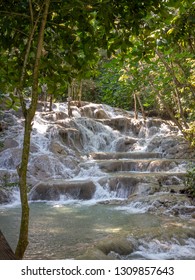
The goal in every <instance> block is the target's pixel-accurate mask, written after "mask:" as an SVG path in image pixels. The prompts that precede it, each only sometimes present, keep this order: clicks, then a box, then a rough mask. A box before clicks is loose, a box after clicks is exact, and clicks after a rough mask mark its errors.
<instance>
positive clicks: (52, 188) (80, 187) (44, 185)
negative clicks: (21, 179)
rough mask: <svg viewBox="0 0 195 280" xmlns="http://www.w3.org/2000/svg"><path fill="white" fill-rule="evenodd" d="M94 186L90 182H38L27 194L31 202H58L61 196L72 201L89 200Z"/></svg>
mask: <svg viewBox="0 0 195 280" xmlns="http://www.w3.org/2000/svg"><path fill="white" fill-rule="evenodd" d="M95 189H96V187H95V185H94V183H93V182H92V181H90V180H80V181H79V180H77V181H76V180H75V181H65V180H64V181H63V180H53V181H48V182H40V183H38V184H37V185H36V186H34V187H33V188H32V190H31V192H30V194H29V198H30V199H31V200H59V199H60V197H61V196H62V195H64V196H65V197H67V198H72V199H83V200H88V199H91V198H92V197H93V195H94V193H95Z"/></svg>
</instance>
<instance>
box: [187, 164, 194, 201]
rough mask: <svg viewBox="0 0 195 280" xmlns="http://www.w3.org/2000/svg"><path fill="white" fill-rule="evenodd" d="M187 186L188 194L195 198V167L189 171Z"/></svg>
mask: <svg viewBox="0 0 195 280" xmlns="http://www.w3.org/2000/svg"><path fill="white" fill-rule="evenodd" d="M185 183H186V186H187V193H188V194H189V195H190V196H192V197H195V166H192V167H191V168H190V169H189V170H188V171H187V175H186V181H185Z"/></svg>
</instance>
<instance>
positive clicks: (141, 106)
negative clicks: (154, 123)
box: [135, 93, 146, 120]
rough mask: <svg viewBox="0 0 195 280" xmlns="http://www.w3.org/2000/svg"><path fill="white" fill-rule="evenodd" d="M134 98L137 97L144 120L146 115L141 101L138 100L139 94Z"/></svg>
mask: <svg viewBox="0 0 195 280" xmlns="http://www.w3.org/2000/svg"><path fill="white" fill-rule="evenodd" d="M135 96H136V97H137V100H138V103H139V106H140V108H141V111H142V116H143V119H144V120H146V114H145V111H144V107H143V105H142V102H141V99H140V97H139V94H137V93H136V94H135Z"/></svg>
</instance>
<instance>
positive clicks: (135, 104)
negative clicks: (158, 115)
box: [133, 93, 138, 120]
mask: <svg viewBox="0 0 195 280" xmlns="http://www.w3.org/2000/svg"><path fill="white" fill-rule="evenodd" d="M133 98H134V118H135V119H136V120H137V119H138V113H137V98H136V94H135V93H134V94H133Z"/></svg>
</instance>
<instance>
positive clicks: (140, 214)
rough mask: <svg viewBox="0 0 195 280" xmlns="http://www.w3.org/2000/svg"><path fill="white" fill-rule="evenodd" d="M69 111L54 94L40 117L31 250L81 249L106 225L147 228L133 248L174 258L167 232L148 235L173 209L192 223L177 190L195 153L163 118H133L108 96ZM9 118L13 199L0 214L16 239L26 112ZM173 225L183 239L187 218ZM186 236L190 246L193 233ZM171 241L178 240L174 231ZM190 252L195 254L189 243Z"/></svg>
mask: <svg viewBox="0 0 195 280" xmlns="http://www.w3.org/2000/svg"><path fill="white" fill-rule="evenodd" d="M72 114H73V117H72V118H71V119H70V118H68V110H67V104H54V111H53V112H37V113H36V116H35V119H34V125H33V131H32V138H31V139H32V141H31V152H30V160H29V166H28V177H27V181H28V185H29V186H30V189H31V190H30V193H29V200H30V208H31V225H30V244H31V245H30V248H29V250H27V253H26V258H34V259H39V258H48V259H55V258H70V257H76V256H78V255H80V254H82V253H84V251H85V250H86V248H87V247H88V246H91V245H92V244H93V243H94V242H98V240H101V239H102V238H105V237H107V236H108V235H113V236H121V235H122V236H125V237H128V236H129V235H130V236H131V235H135V236H137V237H138V238H140V240H141V241H140V242H142V243H137V247H136V248H135V252H134V253H133V254H130V255H128V256H127V258H130V259H132V258H146V259H147V258H169V257H171V258H173V259H174V258H177V256H176V254H175V253H174V252H175V250H174V249H173V250H172V253H171V255H169V257H167V256H166V255H165V254H164V251H163V250H161V247H162V246H161V245H162V244H168V243H166V242H167V241H163V239H162V240H161V241H159V242H160V243H158V242H155V241H154V243H153V240H152V239H151V240H150V243H149V244H148V247H147V246H146V244H145V243H144V242H146V241H145V237H146V236H148V235H150V229H151V230H154V231H156V230H157V229H159V228H160V227H161V226H162V225H163V226H166V224H167V220H166V219H168V221H169V222H170V221H175V219H176V218H175V217H174V218H172V217H169V216H170V215H171V214H172V215H173V214H177V215H179V216H181V218H180V217H179V218H177V219H178V220H179V221H180V219H183V220H182V222H183V223H184V224H185V225H186V229H189V227H190V232H193V231H194V225H193V223H191V222H190V226H189V218H190V215H191V213H192V212H193V211H195V207H194V205H191V204H190V203H191V202H190V201H189V199H188V198H186V197H185V196H184V195H181V194H180V192H179V191H180V189H183V188H184V184H183V178H184V175H185V172H186V167H187V165H188V163H189V162H193V156H192V153H191V151H190V150H188V148H187V146H186V144H185V143H184V140H183V138H182V137H181V135H179V133H178V131H177V129H176V128H175V127H174V126H172V125H171V124H169V123H168V122H165V121H162V120H155V119H147V121H146V122H144V121H143V120H142V119H140V120H134V119H133V117H132V113H131V112H126V111H123V110H120V109H114V108H111V107H109V106H107V105H97V104H87V105H84V106H81V108H78V107H76V106H72ZM9 120H10V123H9V125H10V126H9V130H7V131H5V132H4V134H3V135H2V136H1V138H2V139H3V141H4V143H5V148H4V149H2V151H1V152H0V175H1V185H3V186H4V187H5V188H7V186H8V185H10V184H12V185H13V186H14V188H13V192H12V195H10V196H9V198H8V199H10V200H11V202H10V203H9V204H7V205H5V204H4V205H2V206H1V207H0V221H1V226H2V227H3V228H2V230H4V232H5V235H6V236H7V238H8V240H9V241H10V243H11V245H12V246H13V247H14V246H15V244H16V241H17V239H16V234H15V230H16V229H17V231H18V224H19V219H20V204H19V193H18V192H17V191H16V188H15V185H17V180H18V178H17V172H16V169H17V167H18V165H19V163H20V157H21V147H22V133H23V125H22V124H23V121H22V119H21V118H19V117H16V116H14V114H13V113H12V114H10V113H9ZM14 135H15V136H14ZM11 138H12V139H14V141H11V140H10V139H11ZM184 147H185V149H184ZM186 155H187V156H186ZM184 156H185V157H184ZM162 157H163V158H162ZM190 158H191V159H190ZM3 176H4V177H3ZM3 178H4V179H3ZM5 178H6V180H5ZM14 183H15V185H14ZM0 199H1V193H0ZM0 201H1V200H0ZM43 202H44V203H43ZM148 213H149V214H148ZM154 213H159V214H161V215H162V214H166V215H169V216H168V217H169V218H167V217H166V218H165V219H164V218H163V217H161V216H160V217H157V216H155V215H154ZM146 217H147V222H146ZM183 217H185V218H183ZM7 221H9V222H8V223H7ZM10 225H11V230H10ZM67 228H68V229H67ZM169 228H170V229H169ZM168 230H170V231H171V235H172V236H174V235H175V236H176V239H177V236H178V238H180V232H182V233H184V235H185V230H184V228H182V229H180V230H179V231H178V228H174V230H173V229H172V227H171V226H168V228H167V231H168ZM77 232H78V234H76V233H77ZM158 235H159V239H160V238H161V234H160V233H158ZM14 236H15V237H14ZM188 237H189V234H188ZM51 240H52V241H51ZM184 241H185V242H186V243H185V244H186V246H187V247H188V249H189V252H191V251H190V250H191V249H192V250H193V248H194V247H193V246H194V245H193V244H194V243H193V242H194V239H193V238H192V239H190V242H188V238H187V237H186V238H185V240H184ZM163 242H164V243H163ZM51 244H53V245H54V247H53V246H52V245H51ZM158 245H159V255H158V249H157V253H156V254H154V256H152V255H150V253H148V255H146V253H145V251H147V250H148V251H149V252H150V249H151V248H152V246H156V247H155V248H158ZM169 245H170V246H173V248H175V247H174V246H175V241H173V242H172V241H171V243H170V244H169ZM176 245H177V244H176ZM167 246H168V245H167ZM178 246H179V245H178ZM178 248H180V247H178ZM185 248H186V247H185ZM183 249H184V247H182V248H181V250H182V252H183ZM54 252H55V253H54ZM163 254H164V255H163ZM182 256H183V255H182V254H181V255H180V258H181V257H182ZM186 258H195V254H194V255H193V254H191V253H189V254H188V253H186Z"/></svg>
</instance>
